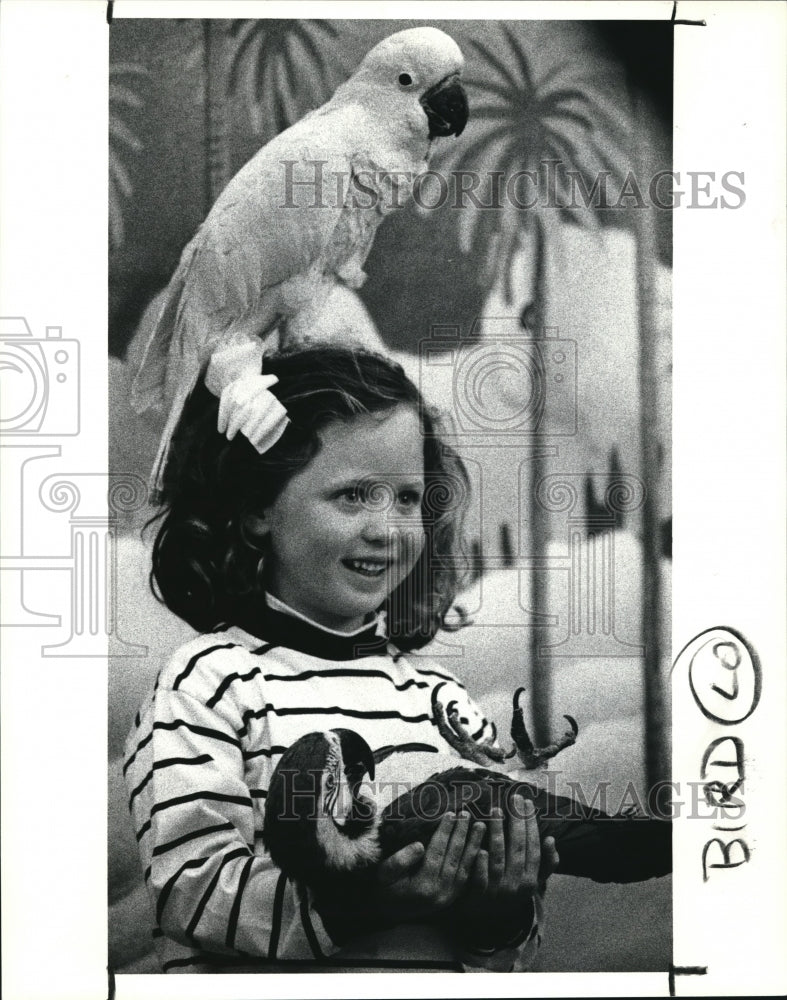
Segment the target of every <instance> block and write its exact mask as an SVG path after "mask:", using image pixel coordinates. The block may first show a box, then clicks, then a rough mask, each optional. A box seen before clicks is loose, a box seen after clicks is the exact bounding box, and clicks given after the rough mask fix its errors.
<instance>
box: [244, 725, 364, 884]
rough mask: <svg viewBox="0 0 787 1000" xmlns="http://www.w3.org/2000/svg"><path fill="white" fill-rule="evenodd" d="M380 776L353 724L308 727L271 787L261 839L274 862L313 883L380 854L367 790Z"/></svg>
mask: <svg viewBox="0 0 787 1000" xmlns="http://www.w3.org/2000/svg"><path fill="white" fill-rule="evenodd" d="M367 777H368V778H374V756H373V754H372V751H371V749H370V747H369V745H368V744H367V743H366V741H365V740H364V739H362V738H361V737H360V736H359V735H358V734H357V733H355V732H353V731H352V730H350V729H332V730H329V731H327V732H319V733H307V735H305V736H302V737H301V738H300V739H299V740H298V741H297V742H296V743H294V744H293V745H292V746H291V747H290V748H289V749H288V750H287V751H286V752H285V753H284V754H283V755H282V757H281V759H280V761H279V763H278V765H277V766H276V770H275V771H274V773H273V777H272V778H271V782H270V785H269V787H268V796H267V800H266V805H265V825H264V829H263V841H264V844H265V847H266V848H267V850H268V852H269V853H270V855H271V858H272V859H273V861H274V863H275V864H276V865H278V866H279V868H281V869H282V871H284V872H285V873H286V874H287V875H289V876H290V877H291V878H294V879H295V880H296V881H302V882H305V883H310V882H313V881H315V880H316V879H318V878H319V877H320V875H324V874H326V873H327V872H330V871H342V870H349V871H353V870H356V869H359V868H364V867H366V866H367V865H370V864H374V863H375V862H376V861H377V860H378V859H379V857H380V844H379V838H378V833H377V829H378V826H379V816H378V815H377V811H376V809H375V804H374V802H373V801H372V800H371V799H370V798H368V797H367V796H365V795H364V794H363V793H362V785H363V783H364V781H365V779H366V778H367Z"/></svg>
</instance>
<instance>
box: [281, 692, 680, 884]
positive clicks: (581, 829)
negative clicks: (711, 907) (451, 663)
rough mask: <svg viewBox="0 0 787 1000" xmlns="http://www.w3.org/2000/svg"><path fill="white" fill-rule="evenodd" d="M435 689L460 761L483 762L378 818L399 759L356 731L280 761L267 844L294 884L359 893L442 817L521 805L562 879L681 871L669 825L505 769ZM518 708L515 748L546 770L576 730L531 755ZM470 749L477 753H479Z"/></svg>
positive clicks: (620, 878) (640, 877)
mask: <svg viewBox="0 0 787 1000" xmlns="http://www.w3.org/2000/svg"><path fill="white" fill-rule="evenodd" d="M437 693H438V689H435V692H434V695H433V698H432V704H433V707H434V708H435V723H436V725H437V726H438V728H439V729H440V731H441V732H443V733H444V735H446V738H448V739H449V742H452V745H454V746H455V747H456V748H457V749H458V750H459V751H460V752H461V753H468V754H472V757H471V759H472V761H473V762H474V763H481V762H482V761H485V762H486V763H487V764H492V765H493V767H496V768H497V769H493V767H468V766H466V765H462V764H460V765H457V766H456V767H451V768H449V769H448V770H445V771H441V772H439V773H436V774H433V775H432V776H431V777H429V778H428V779H427V780H426V781H424V782H422V783H420V784H418V785H416V787H414V788H411V789H410V790H408V791H407V792H405V793H404V794H403V795H400V796H399V797H398V798H396V799H394V800H393V801H391V802H390V803H389V804H388V805H387V806H386V807H385V808H383V809H382V810H378V808H377V806H376V803H375V800H374V797H373V795H370V794H368V793H369V792H370V791H372V792H373V790H374V785H373V782H374V776H375V767H376V765H377V764H379V763H380V761H381V760H383V759H384V758H385V757H387V756H389V755H390V754H391V753H394V752H397V751H402V750H404V749H413V750H417V749H424V750H429V749H432V748H429V747H426V746H422V747H421V746H420V745H418V744H413V745H411V746H409V747H396V748H394V747H384V748H381V749H380V750H378V751H377V752H376V753H375V752H373V751H372V749H371V747H369V745H368V744H367V743H366V741H365V740H364V739H362V738H361V737H360V736H359V735H358V733H356V732H354V731H352V730H349V729H332V730H329V731H327V732H314V733H308V734H307V735H305V736H303V737H302V738H301V739H299V740H298V741H297V742H296V743H294V744H293V745H292V746H291V747H289V749H288V750H287V751H286V752H285V753H284V754H283V755H282V757H281V759H280V760H279V763H278V765H277V767H276V769H275V771H274V773H273V776H272V778H271V782H270V785H269V788H268V796H267V800H266V807H265V824H264V830H263V840H264V844H265V847H266V848H267V850H268V851H269V853H270V855H271V858H272V860H273V861H274V863H275V864H276V865H277V866H278V867H279V868H281V869H282V871H284V872H285V873H286V874H287V875H288V876H289V877H290V878H292V879H293V880H294V881H296V882H298V883H300V884H301V885H303V886H307V887H309V888H310V889H312V890H313V891H315V892H316V893H317V896H318V898H319V895H320V893H321V892H329V893H331V894H332V895H335V894H336V893H337V892H350V891H352V886H353V884H355V885H356V887H357V885H358V884H360V883H359V881H357V880H360V882H362V881H363V880H364V879H368V878H369V877H370V876H371V875H372V873H373V871H374V866H375V865H377V864H378V863H379V862H381V861H382V860H384V859H385V858H387V857H390V856H391V855H392V854H394V853H396V852H397V851H398V850H400V849H401V848H403V847H405V846H406V845H407V844H410V843H413V842H415V841H420V842H421V843H422V844H424V846H426V845H427V844H428V843H429V841H430V840H431V838H432V835H433V834H434V832H435V831H436V829H437V827H438V825H439V823H440V820H441V818H442V816H443V815H444V814H445V813H446V812H448V811H450V812H454V813H458V812H459V811H460V810H462V809H464V810H466V811H467V812H469V813H470V814H471V815H472V816H473V817H474V818H476V819H479V820H488V819H490V818H491V815H492V810H493V809H495V808H500V809H502V810H503V814H504V815H509V814H510V811H511V810H512V809H513V808H515V803H516V802H517V801H518V800H517V798H516V796H523V797H524V798H526V799H531V800H532V802H533V804H534V807H535V812H536V817H537V821H538V825H539V833H540V837H541V840H542V841H543V840H544V838H545V837H549V836H551V837H554V838H555V844H556V847H557V851H558V854H559V856H560V863H559V867H558V869H557V872H558V873H559V874H564V875H577V876H581V877H584V878H590V879H593V880H594V881H596V882H619V883H624V882H640V881H644V880H646V879H650V878H657V877H660V876H663V875H667V874H668V873H669V872H670V871H671V870H672V826H671V823H670V822H669V821H667V820H664V819H657V818H654V817H650V816H639V815H632V814H630V813H625V814H619V815H610V814H608V813H605V812H604V811H602V810H601V809H598V808H595V807H593V806H590V805H587V804H585V803H583V802H580V801H578V800H576V799H573V798H568V797H565V796H560V795H552V794H550V793H549V792H547V791H545V790H543V789H542V788H539V787H537V786H536V785H534V784H531V783H529V782H527V781H522V780H517V779H515V778H513V777H511V776H509V775H507V774H505V773H503V772H502V771H501V770H500V769H499V768H500V766H501V764H502V762H503V760H504V758H506V757H510V756H512V754H511V753H506V752H505V751H502V750H500V749H499V748H498V747H495V746H492V745H491V743H489V744H483V745H479V744H477V743H473V741H472V740H471V739H470V737H469V736H468V735H467V734H466V733H465V732H464V730H463V729H462V725H461V722H459V720H458V719H457V718H456V713H455V710H454V708H453V706H452V705H451V704H450V703H449V705H448V706H447V708H446V709H445V710H443V709H442V708H441V707H439V699H438V697H437ZM520 693H521V689H520V691H518V692H517V695H516V696H515V699H514V708H515V711H514V721H513V723H512V726H511V734H512V737H513V739H514V743H515V750H514V753H516V754H517V755H518V756H519V757H520V759H522V760H523V761H524V762H525V763H526V764H527V765H528V766H530V767H532V766H539V765H540V764H542V763H543V762H544V760H546V759H548V758H549V757H551V756H554V755H555V754H556V753H558V752H559V751H560V750H561V749H562V748H563V747H565V746H568V745H570V744H571V743H573V742H574V739H575V737H576V733H577V727H576V723H575V722H574V720H573V719H571V718H570V717H568V718H569V721H570V723H571V726H572V730H571V732H570V733H567V734H566V736H565V737H563V739H562V740H560V741H558V743H556V744H555V745H553V746H552V747H548V748H545V749H542V750H539V749H537V748H535V747H533V744H532V742H531V741H530V738H529V736H528V734H527V730H526V728H525V725H524V720H523V715H522V710H521V707H520V705H519V694H520ZM470 744H472V746H470ZM353 880H356V881H355V882H353Z"/></svg>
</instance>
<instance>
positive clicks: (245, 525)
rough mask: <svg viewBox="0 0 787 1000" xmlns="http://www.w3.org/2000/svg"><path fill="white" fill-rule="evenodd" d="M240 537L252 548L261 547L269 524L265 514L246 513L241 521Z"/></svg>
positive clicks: (268, 531) (268, 529)
mask: <svg viewBox="0 0 787 1000" xmlns="http://www.w3.org/2000/svg"><path fill="white" fill-rule="evenodd" d="M240 530H241V537H242V538H243V541H244V542H245V543H246V544H247V545H249V546H251V548H253V549H260V548H262V547H263V545H264V543H265V540H266V539H267V537H268V534H269V533H270V524H269V522H268V520H267V518H266V517H265V514H264V513H263V514H246V516H245V517H244V518H243V520H242V521H241V528H240Z"/></svg>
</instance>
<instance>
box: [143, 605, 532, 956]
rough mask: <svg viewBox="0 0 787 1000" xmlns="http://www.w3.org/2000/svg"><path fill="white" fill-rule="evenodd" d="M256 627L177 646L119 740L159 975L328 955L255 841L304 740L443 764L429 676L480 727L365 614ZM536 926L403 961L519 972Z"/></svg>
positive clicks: (317, 927)
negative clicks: (275, 784) (512, 941)
mask: <svg viewBox="0 0 787 1000" xmlns="http://www.w3.org/2000/svg"><path fill="white" fill-rule="evenodd" d="M255 631H259V632H260V634H264V635H265V636H266V639H267V641H262V640H261V639H260V638H259V637H258V636H255V635H252V634H251V633H249V632H246V631H244V630H243V629H241V628H239V627H237V626H232V627H229V628H227V629H226V630H224V631H219V632H215V633H212V634H208V635H202V636H199V637H198V638H195V639H194V640H192V641H191V642H188V643H186V645H184V646H182V647H181V648H180V649H179V650H178V651H177V652H176V653H175V654H174V656H173V657H172V659H171V660H170V662H169V663H168V664H167V666H166V667H165V668H164V669H163V670H162V671H161V673H160V675H159V677H158V679H157V680H156V683H155V686H154V688H153V690H152V691H151V693H150V694H149V695H148V697H147V699H146V701H145V703H144V705H143V706H142V708H141V710H140V712H139V713H138V715H137V718H136V720H135V725H134V727H133V729H132V731H131V733H130V734H129V737H128V740H127V744H126V759H125V764H124V773H125V777H126V783H127V787H128V790H129V797H130V808H131V814H132V818H133V822H134V825H135V830H136V836H137V841H138V843H139V850H140V854H141V858H142V865H143V868H144V875H145V881H146V883H147V886H148V890H149V892H150V895H151V899H152V902H153V907H154V911H155V928H154V931H153V933H154V937H155V940H156V944H157V949H158V951H159V955H160V958H161V961H162V965H163V968H164V971H167V972H170V971H171V972H195V971H229V970H230V969H232V968H233V967H239V966H243V967H244V968H249V967H252V966H253V967H256V965H257V963H264V962H272V961H283V960H291V961H297V960H307V961H312V962H314V961H317V962H321V961H324V960H325V959H326V958H327V957H328V956H331V955H333V954H335V953H336V952H337V950H338V949H337V946H336V945H335V944H334V943H333V942H332V941H331V939H330V937H329V936H328V934H327V933H326V931H325V929H324V927H323V925H322V923H321V921H320V918H319V915H318V914H317V913H316V912H315V911H314V909H313V908H311V907H310V906H308V905H306V904H305V903H304V902H303V901H302V900H301V899H300V897H299V896H298V894H297V892H296V890H295V887H294V886H293V885H291V884H289V883H288V882H287V880H286V879H285V877H284V875H282V873H281V872H280V871H279V870H278V869H277V868H276V867H275V866H274V865H273V863H272V862H271V860H270V858H269V857H268V855H267V853H266V852H265V850H264V848H263V845H262V841H261V831H262V826H263V817H264V810H265V797H266V793H267V789H268V783H269V781H270V778H271V775H272V773H273V769H274V768H275V766H276V763H277V761H278V759H279V757H280V755H281V754H282V753H283V752H284V751H285V749H286V748H287V747H289V746H290V745H291V744H292V743H294V742H295V741H296V740H297V739H299V738H300V737H301V736H302V735H304V734H305V733H308V732H312V731H314V730H326V729H331V728H333V727H337V726H342V727H345V728H352V729H354V730H356V731H357V732H358V733H359V734H360V735H361V736H362V737H363V738H364V739H365V740H366V741H367V743H368V744H369V745H370V746H371V748H372V749H373V750H378V749H380V748H382V747H397V746H402V745H404V744H418V745H419V747H420V751H421V753H423V752H424V751H426V752H427V753H428V752H429V751H430V750H433V751H434V753H435V754H437V753H440V754H445V755H451V756H453V757H454V758H455V757H456V753H455V751H454V750H453V749H452V748H451V747H450V746H449V745H448V744H447V743H446V742H445V741H444V740H443V738H442V736H441V735H440V733H439V732H438V730H437V728H436V725H435V723H434V721H433V717H432V704H431V698H432V691H433V689H434V687H435V686H436V685H437V684H441V683H445V684H446V691H447V694H446V697H447V698H450V699H456V700H457V701H458V703H459V706H460V712H461V714H462V716H463V719H466V720H467V728H468V730H469V731H470V732H473V733H474V735H475V736H476V737H477V738H479V739H481V738H485V737H488V736H489V733H490V728H489V726H490V724H489V723H488V722H487V721H486V720H485V719H484V718H483V716H482V713H481V711H480V710H479V709H478V708H477V707H476V706H475V704H474V703H473V702H472V700H471V699H470V698H469V697H468V695H467V692H466V691H465V689H464V687H463V685H461V683H460V682H459V681H458V680H457V679H456V678H455V677H454V676H453V675H452V674H450V673H449V672H447V671H446V670H444V669H441V666H440V663H439V660H437V659H431V658H429V657H427V656H421V655H402V654H401V653H397V651H396V650H395V648H393V647H392V646H390V645H389V644H388V643H387V641H386V639H385V637H384V635H382V636H381V635H380V634H379V632H380V629H379V627H378V625H377V623H372V625H370V626H368V627H366V628H364V629H363V630H361V631H359V632H357V633H355V634H353V635H344V634H340V633H335V632H330V631H328V630H324V629H321V628H320V627H318V626H316V625H314V624H313V623H309V622H308V621H304V620H303V619H302V618H298V619H296V618H294V617H292V616H291V615H289V614H285V613H282V612H281V611H273V610H271V609H267V611H266V614H265V615H264V618H263V625H262V626H261V627H260V629H256V628H255ZM441 700H442V699H441ZM539 904H540V901H537V906H536V911H537V914H538V912H539V911H540V909H541V907H540V905H539ZM537 926H538V924H537V921H534V925H533V928H532V930H531V933H530V935H529V937H528V939H527V941H526V942H525V943H524V945H519V947H518V948H514V949H505V950H504V951H503V952H496V953H493V954H490V955H485V956H471V957H470V958H469V959H462V958H457V957H456V956H451V955H448V956H446V955H445V953H444V952H443V953H441V954H439V955H438V957H437V958H435V957H434V952H430V951H429V949H428V948H426V956H427V957H424V958H423V959H418V958H417V959H415V960H414V964H421V965H424V966H429V965H430V963H433V962H436V963H437V964H438V965H440V964H443V965H445V967H447V968H449V967H456V965H457V962H461V961H469V962H470V964H471V965H477V966H480V967H483V968H486V969H493V968H501V969H510V968H511V967H512V964H514V963H515V962H516V965H517V968H526V967H527V965H528V964H529V962H530V961H531V960H532V957H534V953H535V950H536V949H537V944H538V932H537ZM419 940H421V941H422V940H423V938H422V936H421V937H420V938H419ZM408 951H409V948H408ZM422 952H423V949H422ZM414 954H415V955H417V954H418V951H417V949H416V951H410V956H412V955H414ZM430 955H431V958H430V957H429V956H430ZM365 964H368V963H365ZM385 964H396V962H394V961H390V962H388V961H386V962H385ZM408 964H413V962H412V961H411V962H409V963H408ZM260 970H261V971H264V964H261V965H260Z"/></svg>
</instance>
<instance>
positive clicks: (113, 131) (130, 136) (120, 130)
mask: <svg viewBox="0 0 787 1000" xmlns="http://www.w3.org/2000/svg"><path fill="white" fill-rule="evenodd" d="M109 134H110V136H114V137H115V138H116V139H118V140H120V142H122V143H124V144H125V145H126V146H128V147H129V148H130V149H133V150H134V152H135V153H138V152H139V151H140V150H141V149H142V143H141V142H140V141H139V139H138V138H137V137H136V136H135V135H134V133H133V132H132V131H131V129H130V128H129V127H128V126H127V125H126V124H124V123H123V122H122V121H121V120H120V119H119V118H115V117H113V116H110V119H109Z"/></svg>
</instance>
